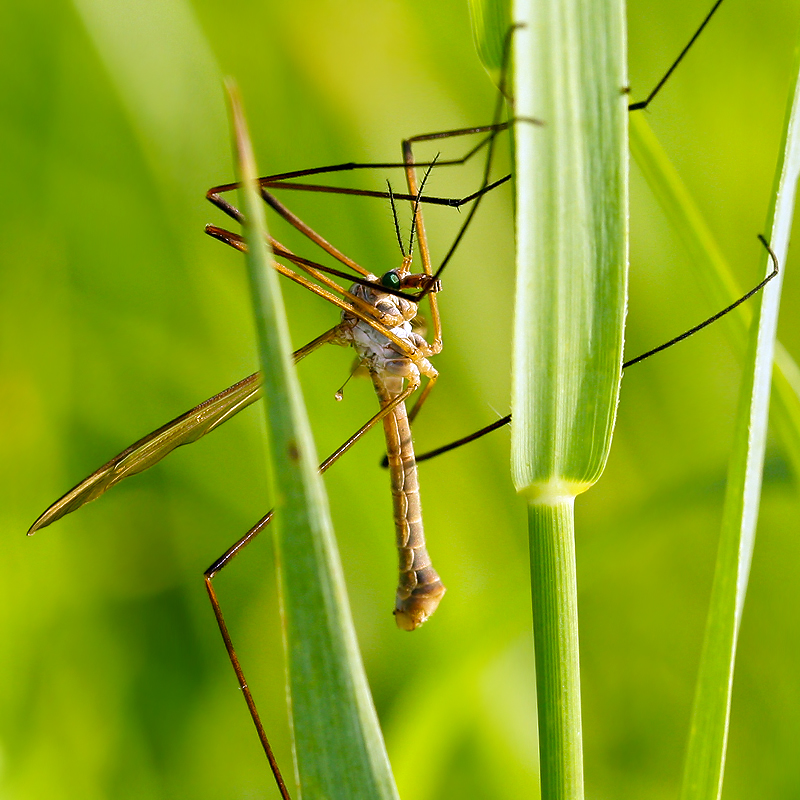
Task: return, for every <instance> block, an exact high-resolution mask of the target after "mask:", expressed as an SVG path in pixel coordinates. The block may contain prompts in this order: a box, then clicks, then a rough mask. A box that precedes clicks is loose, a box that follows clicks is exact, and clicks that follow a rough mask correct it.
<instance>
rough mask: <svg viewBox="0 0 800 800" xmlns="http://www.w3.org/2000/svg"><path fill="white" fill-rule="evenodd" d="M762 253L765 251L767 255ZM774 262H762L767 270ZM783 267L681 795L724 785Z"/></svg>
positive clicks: (792, 169)
mask: <svg viewBox="0 0 800 800" xmlns="http://www.w3.org/2000/svg"><path fill="white" fill-rule="evenodd" d="M798 68H800V51H798V59H797V60H796V63H795V69H794V75H795V79H794V80H795V84H794V91H793V97H791V98H790V103H789V106H788V108H787V114H786V128H785V135H784V148H783V151H782V154H781V157H780V160H779V163H778V169H777V174H776V179H775V184H774V192H773V198H774V199H773V208H772V209H771V210H770V214H769V217H768V220H767V228H768V229H769V230H771V244H772V247H773V249H774V251H775V253H776V255H777V257H778V260H779V262H780V263H781V264H785V263H786V254H787V251H788V245H789V234H790V231H791V225H792V217H793V214H794V201H795V193H796V190H797V180H798V177H799V176H800V83H798V82H797V71H798ZM765 258H766V257H765ZM771 268H772V265H771V263H768V266H767V269H768V271H769V270H770V269H771ZM782 279H783V275H782V273H779V275H778V277H776V278H775V279H773V280H772V281H771V282H770V283H769V284H768V285H767V287H766V288H765V289H764V291H763V293H762V295H761V297H760V298H759V301H758V311H757V313H756V314H755V320H756V322H757V324H756V325H754V326H753V327H752V329H751V332H750V339H749V343H748V350H747V358H746V364H745V372H744V379H743V382H742V388H741V394H740V401H739V411H738V413H737V420H736V434H735V441H734V451H733V455H732V458H731V463H730V468H729V471H728V485H727V490H726V496H725V511H724V516H723V522H722V533H721V537H720V544H719V551H718V554H717V564H716V571H715V575H714V584H713V588H712V593H711V603H710V609H709V615H708V621H707V624H706V636H705V642H704V645H703V654H702V658H701V663H700V671H699V676H698V681H697V687H696V692H695V701H694V708H693V712H692V724H691V729H690V734H689V745H688V751H687V757H686V764H685V770H684V777H683V786H682V793H681V797H682V800H712V798H718V797H719V796H720V794H721V792H722V780H723V774H724V765H725V749H726V743H727V736H728V725H729V720H730V703H731V689H732V684H733V670H734V661H735V654H736V642H737V638H738V633H739V626H740V623H741V616H742V610H743V607H744V600H745V593H746V590H747V583H748V579H749V574H750V562H751V558H752V553H753V546H754V543H755V531H756V523H757V520H758V507H759V500H760V495H761V482H762V474H763V469H764V451H765V447H766V437H767V421H768V412H769V399H770V386H771V375H772V364H773V351H774V345H775V332H776V328H777V320H778V308H779V303H780V294H781V284H782Z"/></svg>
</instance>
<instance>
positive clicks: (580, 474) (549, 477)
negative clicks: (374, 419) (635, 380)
mask: <svg viewBox="0 0 800 800" xmlns="http://www.w3.org/2000/svg"><path fill="white" fill-rule="evenodd" d="M515 20H516V21H524V22H525V24H526V27H525V28H524V29H522V30H519V31H518V32H517V34H516V40H515V45H516V48H515V62H516V80H515V98H516V110H517V113H518V114H519V115H522V116H535V117H538V118H539V119H542V120H544V122H545V125H544V126H543V127H541V128H539V127H535V126H532V125H525V124H520V125H517V130H516V140H517V153H516V157H517V186H518V195H517V202H518V208H517V253H518V255H517V306H516V320H515V356H514V390H513V413H514V428H513V434H512V460H513V474H514V482H515V484H516V486H517V489H518V490H519V491H521V492H524V493H526V494H527V496H528V497H529V498H534V497H537V496H547V495H565V494H572V495H575V494H578V493H579V492H581V491H584V490H585V489H586V488H588V487H589V486H590V485H591V484H592V483H594V481H596V480H597V478H598V477H599V476H600V474H601V472H602V470H603V467H604V465H605V462H606V458H607V456H608V451H609V447H610V443H611V432H612V428H613V424H614V418H615V414H616V408H617V398H618V393H619V383H620V373H621V364H622V341H623V323H624V318H625V302H626V289H627V262H628V252H627V202H628V201H627V174H628V172H627V164H628V156H627V136H626V132H627V110H626V98H625V95H623V93H622V87H623V86H624V85H625V67H624V60H625V58H624V52H625V50H624V20H623V12H622V7H621V5H620V4H611V5H606V4H592V5H590V6H587V5H586V4H585V3H578V2H575V3H565V2H555V0H554V1H553V2H544V3H542V2H531V1H530V0H526V1H525V2H519V3H518V4H517V7H516V12H515Z"/></svg>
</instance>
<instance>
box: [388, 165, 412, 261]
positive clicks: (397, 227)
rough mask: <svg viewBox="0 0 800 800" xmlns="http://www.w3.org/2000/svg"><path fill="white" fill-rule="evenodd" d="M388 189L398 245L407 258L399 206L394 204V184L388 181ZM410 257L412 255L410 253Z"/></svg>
mask: <svg viewBox="0 0 800 800" xmlns="http://www.w3.org/2000/svg"><path fill="white" fill-rule="evenodd" d="M386 187H387V188H388V190H389V202H390V203H391V205H392V217H393V218H394V232H395V235H396V236H397V244H399V245H400V253H401V255H402V256H403V258H405V257H406V251H405V248H404V247H403V237H402V235H401V233H400V220H399V219H398V218H397V206H396V205H395V202H394V192H393V191H392V184H391V183H390V182H389V181H388V180H387V181H386ZM415 210H416V206H415ZM412 231H413V228H412ZM409 255H411V253H410V252H409Z"/></svg>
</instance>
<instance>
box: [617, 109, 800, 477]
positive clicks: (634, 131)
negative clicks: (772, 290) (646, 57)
mask: <svg viewBox="0 0 800 800" xmlns="http://www.w3.org/2000/svg"><path fill="white" fill-rule="evenodd" d="M631 155H632V156H633V157H634V159H635V160H636V163H637V164H638V166H639V168H640V169H641V171H642V174H643V175H644V177H645V179H646V180H647V183H648V185H649V186H650V189H651V190H652V192H653V194H654V195H655V197H656V199H657V200H658V202H659V203H660V205H661V207H662V208H663V209H664V212H665V213H666V215H667V217H668V218H669V219H670V221H671V222H672V224H673V227H674V228H675V231H676V232H677V233H678V235H679V236H680V237H681V239H682V241H683V243H684V245H685V246H686V249H687V250H688V252H689V254H690V255H691V257H692V260H693V262H694V263H695V264H696V265H697V268H696V269H695V270H693V272H694V274H695V275H697V276H698V277H699V278H700V280H701V282H702V284H703V288H704V290H705V291H706V293H707V295H708V297H709V299H710V300H711V302H712V303H713V308H715V309H716V308H725V307H726V306H727V305H728V304H730V303H732V302H733V301H734V300H735V299H736V298H738V297H741V296H742V295H743V294H744V292H743V290H742V289H741V287H740V286H737V283H736V280H735V279H734V277H733V272H732V271H731V268H730V266H729V264H728V263H727V261H726V259H725V256H724V255H723V254H722V250H721V248H720V247H719V245H718V244H717V242H716V241H715V239H714V235H713V233H712V232H711V229H710V228H709V226H708V224H707V223H706V221H705V220H704V219H703V217H702V215H701V213H700V210H699V208H698V207H697V204H696V203H695V202H694V200H693V198H692V196H691V194H690V193H689V190H688V189H687V188H686V186H685V185H684V183H683V181H682V180H681V178H680V176H679V175H678V173H677V170H676V169H675V167H674V166H673V165H672V163H671V162H670V160H669V157H668V156H667V154H666V153H665V152H664V150H663V148H662V147H661V145H660V144H659V142H658V140H657V139H656V137H655V134H654V133H653V131H652V130H651V129H650V126H649V125H648V123H647V119H646V118H645V116H644V115H643V114H639V113H637V114H634V115H632V117H631ZM753 282H754V283H755V281H753ZM752 319H753V310H752V306H751V305H750V304H748V303H745V304H743V305H741V306H739V308H738V309H736V312H735V313H732V314H729V315H728V317H727V320H728V321H727V322H726V323H723V324H724V325H725V328H726V330H727V331H728V332H729V334H730V335H731V337H732V341H733V343H734V345H735V346H736V349H737V350H738V351H741V352H744V350H745V349H746V347H747V332H748V330H749V327H750V323H751V321H752ZM772 380H773V388H774V390H775V396H774V404H773V412H772V418H773V422H774V423H775V428H776V430H777V431H778V433H779V435H780V438H781V441H782V442H783V445H784V448H785V451H786V454H787V456H788V457H789V459H790V460H791V462H792V466H793V469H794V474H795V476H800V369H799V368H798V366H797V363H796V362H795V361H794V359H793V358H792V357H791V355H790V354H789V353H788V352H787V351H786V350H785V348H783V347H782V346H781V345H780V343H776V347H775V371H774V373H773V378H772Z"/></svg>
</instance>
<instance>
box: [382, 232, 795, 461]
mask: <svg viewBox="0 0 800 800" xmlns="http://www.w3.org/2000/svg"><path fill="white" fill-rule="evenodd" d="M758 239H759V241H760V242H761V244H763V245H764V247H766V249H767V253H768V254H769V257H770V259H771V260H772V270H771V272H769V274H768V275H767V276H766V277H765V278H764V279H763V280H761V281H759V282H758V283H757V284H756V285H755V286H754V287H753V288H752V289H750V291H749V292H745V294H743V295H742V296H741V297H740V298H738V300H735V301H734V302H733V303H731V304H730V305H729V306H726V307H725V308H723V309H722V310H721V311H718V312H717V313H716V314H714V315H712V316H710V317H709V318H708V319H706V320H703V322H701V323H700V324H699V325H695V326H694V327H693V328H689V330H687V331H684V332H683V333H682V334H680V335H679V336H675V337H674V338H672V339H670V340H669V341H668V342H664V344H662V345H659V346H658V347H654V348H653V349H652V350H648V351H647V352H646V353H642V355H640V356H636V358H631V359H629V360H628V361H626V362H625V363H624V364H623V365H622V368H623V369H627V368H628V367H632V366H633V365H634V364H638V363H640V362H642V361H644V360H645V359H646V358H650V356H654V355H655V354H656V353H660V352H662V351H663V350H666V349H667V348H668V347H672V346H673V345H675V344H678V342H682V341H683V340H684V339H686V338H688V337H689V336H692V335H693V334H695V333H697V332H698V331H701V330H703V328H706V327H708V326H709V325H711V324H712V323H713V322H716V321H717V320H718V319H721V318H722V317H724V316H725V315H726V314H729V313H730V312H731V311H733V309H735V308H736V307H737V306H740V305H741V304H742V303H744V302H745V300H749V299H750V298H751V297H752V296H753V295H754V294H756V293H757V292H760V291H761V290H762V289H763V288H764V287H765V286H766V285H767V284H768V283H769V282H770V281H771V280H772V279H773V278H774V277H775V276H776V275H777V274H778V271H779V266H778V257H777V256H776V255H775V252H774V251H773V250H772V248H771V247H770V246H769V244H768V243H767V240H766V239H765V238H764V237H763V236H762V235H761V234H758ZM510 422H511V414H507V415H506V416H505V417H501V418H500V419H498V420H495V421H494V422H492V423H491V424H490V425H486V426H485V427H484V428H481V429H480V430H477V431H475V432H474V433H471V434H469V435H468V436H464V437H462V438H461V439H456V441H454V442H450V443H449V444H446V445H442V447H437V448H436V449H435V450H429V451H428V452H427V453H422V454H421V455H418V456H417V463H419V462H420V461H427V460H428V459H430V458H434V457H435V456H439V455H441V454H442V453H447V452H449V451H450V450H455V449H456V448H457V447H461V445H464V444H469V442H474V441H475V440H476V439H480V438H481V437H483V436H486V434H487V433H491V432H492V431H496V430H497V429H498V428H502V427H503V426H504V425H508V424H509V423H510ZM381 466H382V467H384V468H385V467H387V466H388V461H387V460H386V459H385V458H384V459H383V461H382V462H381Z"/></svg>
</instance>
